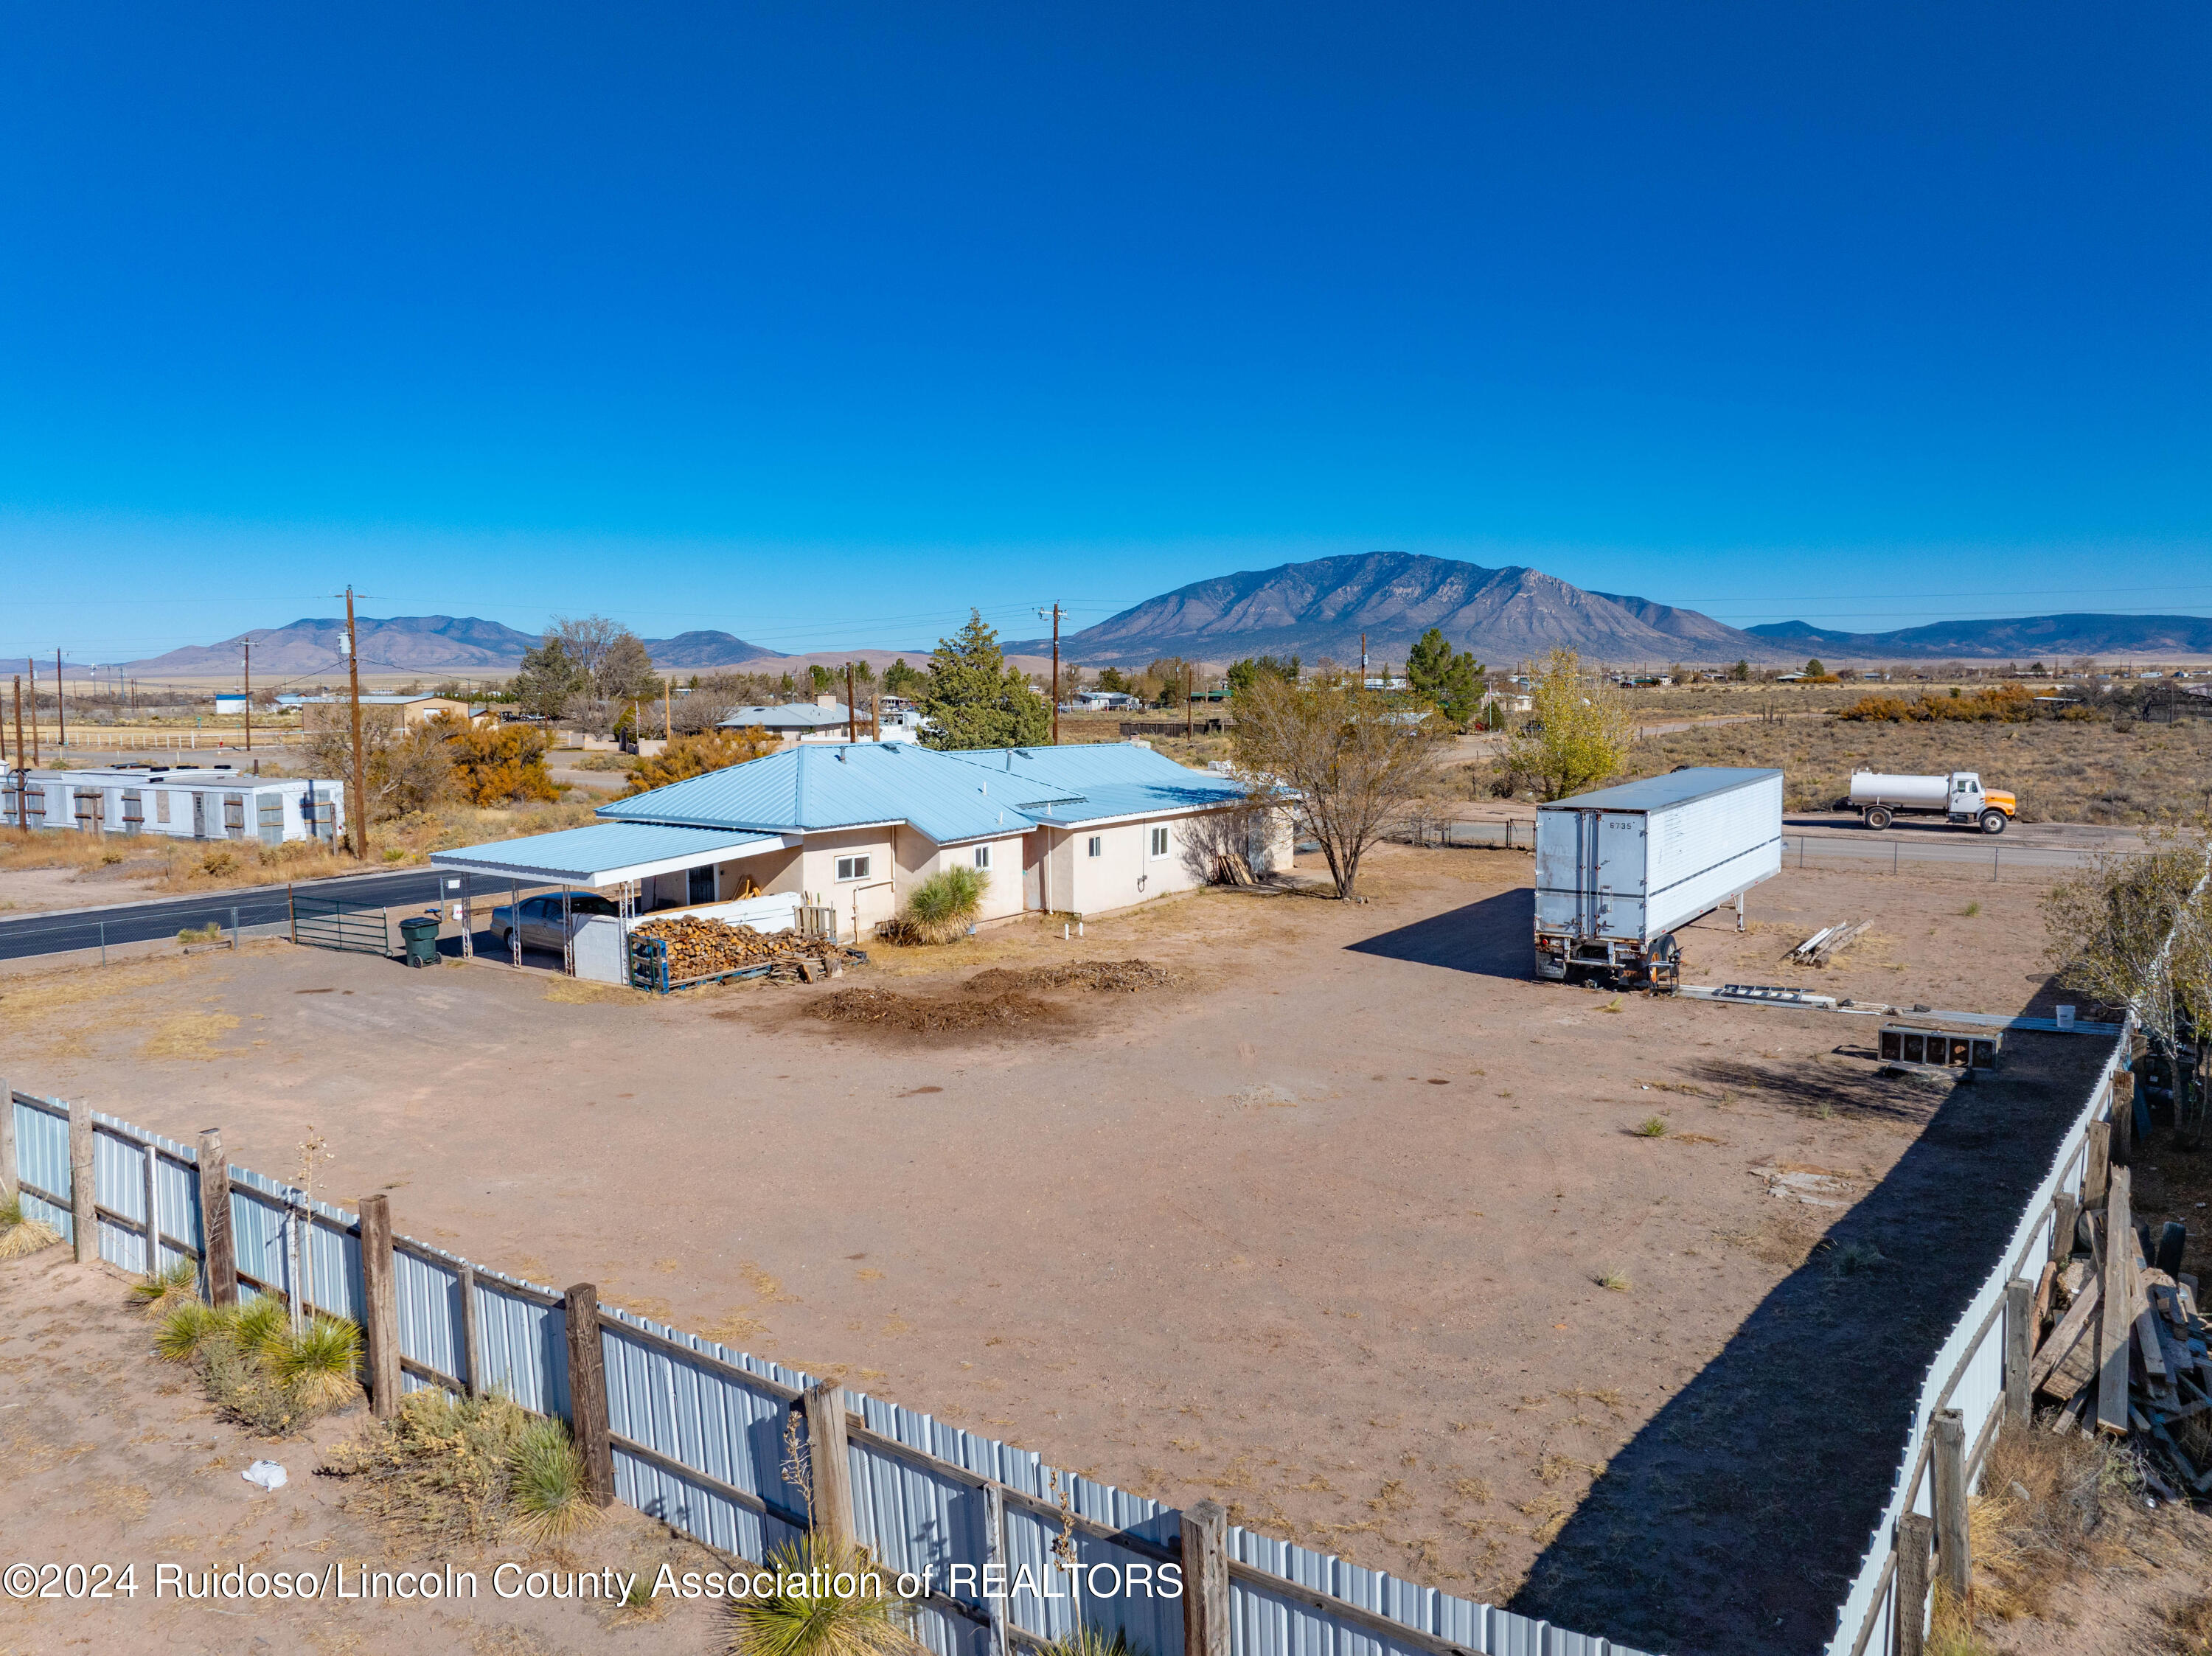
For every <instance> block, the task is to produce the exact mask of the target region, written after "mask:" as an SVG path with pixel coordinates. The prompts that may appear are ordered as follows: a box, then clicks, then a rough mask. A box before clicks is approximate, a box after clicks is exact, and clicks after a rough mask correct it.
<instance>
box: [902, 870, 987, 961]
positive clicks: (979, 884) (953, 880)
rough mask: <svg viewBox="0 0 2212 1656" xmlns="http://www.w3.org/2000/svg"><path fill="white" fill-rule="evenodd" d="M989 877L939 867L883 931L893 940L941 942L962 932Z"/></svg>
mask: <svg viewBox="0 0 2212 1656" xmlns="http://www.w3.org/2000/svg"><path fill="white" fill-rule="evenodd" d="M990 883H991V877H990V876H989V875H988V874H987V873H986V872H985V871H984V870H981V869H980V868H957V867H956V868H940V869H939V870H937V872H936V873H934V874H933V875H931V876H930V877H928V878H927V879H926V880H923V881H922V882H921V883H919V884H917V885H916V886H915V888H914V889H912V890H911V891H909V892H908V893H907V896H906V913H904V914H902V915H901V916H900V917H899V919H897V920H895V921H893V922H892V923H891V924H890V926H888V927H886V928H885V931H886V932H887V934H890V935H892V936H893V937H894V940H895V941H902V942H914V943H944V942H946V941H948V940H949V939H951V938H952V937H957V936H958V935H959V934H960V933H961V932H963V931H966V930H967V929H968V927H969V925H970V924H971V923H972V922H973V921H974V920H975V911H976V910H977V909H979V908H981V907H982V904H983V893H984V891H985V889H987V888H988V887H989V885H990Z"/></svg>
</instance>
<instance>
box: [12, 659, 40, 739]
mask: <svg viewBox="0 0 2212 1656" xmlns="http://www.w3.org/2000/svg"><path fill="white" fill-rule="evenodd" d="M23 665H24V666H26V667H27V668H28V669H29V670H30V673H31V762H32V763H33V765H35V764H37V763H38V762H39V664H38V663H37V662H35V661H33V660H32V659H31V658H30V657H28V656H25V657H24V658H23ZM21 717H22V715H21V708H20V707H19V708H18V709H17V713H16V718H17V721H18V722H17V725H16V727H15V752H16V755H18V756H19V757H20V756H21V754H22V751H23V730H22V725H21Z"/></svg>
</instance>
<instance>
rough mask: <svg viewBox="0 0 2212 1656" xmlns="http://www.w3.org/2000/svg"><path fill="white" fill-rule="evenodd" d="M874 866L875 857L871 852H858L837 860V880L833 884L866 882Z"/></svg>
mask: <svg viewBox="0 0 2212 1656" xmlns="http://www.w3.org/2000/svg"><path fill="white" fill-rule="evenodd" d="M873 865H874V855H873V853H872V852H865V851H856V852H852V853H850V854H849V855H847V856H842V857H840V858H838V859H837V863H836V870H835V872H836V878H835V880H834V882H833V883H835V884H837V885H851V884H853V883H855V882H857V881H860V880H865V879H866V878H867V877H868V872H869V870H870V869H871V868H872V866H873Z"/></svg>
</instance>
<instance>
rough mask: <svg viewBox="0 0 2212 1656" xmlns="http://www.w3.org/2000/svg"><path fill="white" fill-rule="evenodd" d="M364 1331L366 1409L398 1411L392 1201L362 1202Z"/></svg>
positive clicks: (383, 1415)
mask: <svg viewBox="0 0 2212 1656" xmlns="http://www.w3.org/2000/svg"><path fill="white" fill-rule="evenodd" d="M361 1298H362V1307H361V1332H362V1344H364V1345H365V1346H366V1347H367V1350H366V1352H365V1354H364V1355H365V1356H367V1358H368V1408H369V1412H370V1413H371V1414H373V1415H374V1416H376V1417H377V1418H378V1419H379V1420H390V1419H391V1418H392V1416H394V1415H397V1414H398V1412H399V1294H398V1288H397V1286H396V1285H395V1284H394V1283H393V1281H392V1198H390V1197H388V1196H364V1197H362V1198H361Z"/></svg>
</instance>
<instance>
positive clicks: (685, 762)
mask: <svg viewBox="0 0 2212 1656" xmlns="http://www.w3.org/2000/svg"><path fill="white" fill-rule="evenodd" d="M781 745H782V744H781V743H779V742H778V741H777V740H776V739H775V737H771V736H769V734H768V733H767V732H766V731H763V730H760V729H759V728H757V727H754V728H750V729H747V730H742V731H701V732H700V733H699V734H698V735H696V736H678V737H673V738H672V739H671V741H670V742H669V743H668V745H667V746H666V747H665V748H663V749H661V750H660V752H659V754H658V755H655V756H654V757H653V758H651V759H641V760H639V761H637V763H636V764H635V765H634V766H632V767H630V773H629V792H630V793H644V792H648V791H649V790H651V789H653V788H665V787H666V786H668V785H669V784H670V783H671V782H681V781H684V779H687V778H689V777H693V776H704V775H705V774H706V773H708V771H719V770H727V769H728V768H729V767H731V766H732V765H742V764H744V762H745V761H747V760H748V759H757V758H759V757H760V756H761V755H763V754H769V753H774V752H775V750H776V749H778V748H779V747H781ZM625 797H627V796H625Z"/></svg>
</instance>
